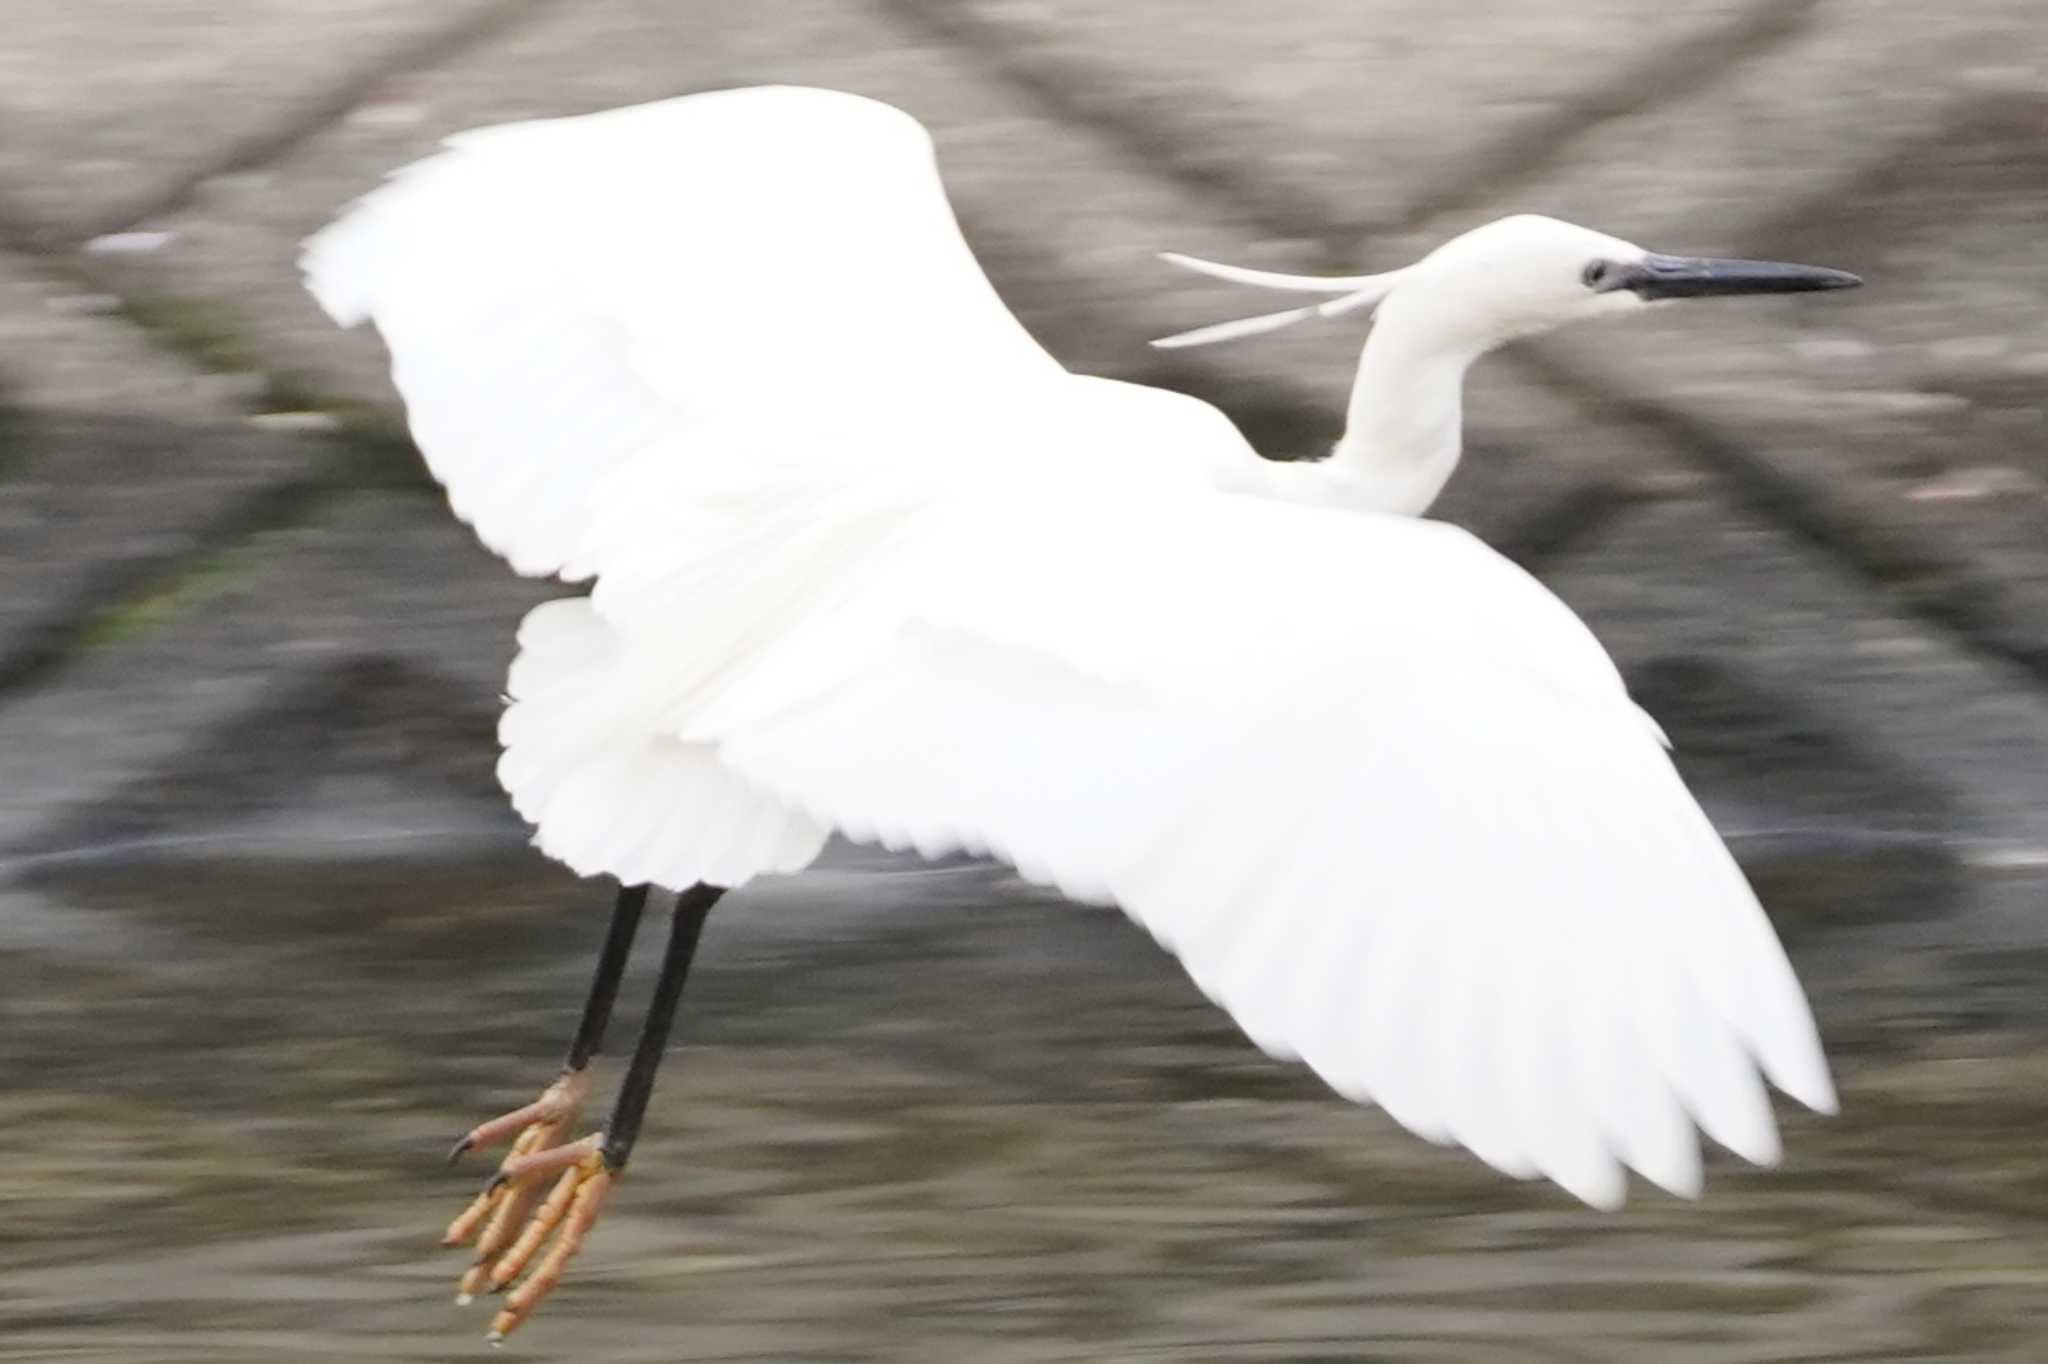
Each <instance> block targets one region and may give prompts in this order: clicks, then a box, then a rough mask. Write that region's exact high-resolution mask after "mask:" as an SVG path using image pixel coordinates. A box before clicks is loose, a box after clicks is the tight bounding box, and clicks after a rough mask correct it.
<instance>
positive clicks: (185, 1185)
mask: <svg viewBox="0 0 2048 1364" xmlns="http://www.w3.org/2000/svg"><path fill="white" fill-rule="evenodd" d="M1809 889H1810V890H1815V891H1817V892H1821V893H1824V892H1825V888H1824V887H1818V886H1810V887H1809ZM2038 892H2039V888H2038V886H2036V885H2034V884H2032V883H2030V882H2024V881H2007V882H2003V883H2001V882H1986V883H1982V884H1979V885H1974V886H1973V887H1972V888H1971V889H1970V891H1969V895H1968V897H1967V903H1966V904H1965V905H1964V906H1963V907H1962V908H1960V909H1959V910H1957V911H1956V912H1955V914H1954V915H1953V916H1952V917H1951V918H1950V919H1949V920H1948V921H1947V923H1946V924H1945V926H1943V927H1942V928H1941V929H1940V930H1939V931H1940V933H1941V934H1942V935H1943V936H1944V937H1945V938H1946V939H1947V940H1949V941H1951V942H1954V941H1965V940H1969V941H1974V942H1975V943H1976V944H1977V945H1976V946H1973V947H1970V948H1967V949H1964V948H1950V949H1947V950H1934V949H1931V948H1927V947H1925V946H1923V945H1921V944H1922V941H1923V940H1924V939H1926V938H1929V937H1932V936H1933V933H1932V932H1931V931H1930V930H1928V929H1927V928H1926V927H1925V926H1924V925H1923V926H1920V927H1914V926H1912V925H1910V924H1909V925H1906V926H1898V925H1894V926H1892V927H1889V928H1882V929H1856V930H1848V929H1832V928H1819V929H1815V930H1814V931H1813V932H1811V933H1809V934H1805V935H1801V936H1799V937H1796V938H1795V955H1796V956H1797V957H1798V959H1799V963H1800V966H1801V969H1802V971H1803V973H1804V974H1805V976H1806V977H1807V979H1808V981H1809V982H1810V984H1811V985H1812V987H1813V993H1814V997H1815V1002H1816V1006H1817V1008H1818V1010H1819V1013H1820V1015H1821V1018H1822V1025H1823V1029H1824V1031H1825V1032H1826V1033H1827V1034H1828V1036H1829V1039H1830V1042H1831V1044H1832V1045H1833V1048H1834V1050H1835V1053H1836V1055H1837V1058H1838V1062H1839V1067H1840V1071H1841V1076H1842V1079H1843V1089H1844V1101H1845V1112H1844V1114H1843V1115H1842V1116H1841V1117H1840V1118H1837V1119H1834V1120H1831V1121H1822V1120H1819V1119H1816V1118H1813V1117H1812V1116H1810V1115H1805V1114H1800V1113H1793V1112H1789V1111H1788V1112H1787V1113H1786V1115H1785V1116H1786V1127H1787V1148H1788V1153H1789V1158H1788V1161H1787V1164H1786V1166H1785V1168H1783V1169H1780V1170H1778V1171H1775V1172H1754V1171H1749V1170H1747V1169H1745V1168H1742V1167H1739V1166H1738V1165H1737V1164H1736V1163H1735V1162H1734V1161H1733V1160H1732V1159H1729V1158H1726V1157H1722V1158H1719V1159H1717V1160H1715V1161H1714V1162H1713V1164H1712V1169H1711V1171H1710V1178H1709V1190H1708V1197H1707V1198H1706V1199H1705V1200H1704V1201H1703V1202H1701V1203H1699V1204H1696V1205H1693V1204H1684V1203H1681V1202H1678V1201H1676V1200H1673V1199H1671V1198H1668V1197H1665V1196H1663V1195H1661V1194H1659V1193H1657V1192H1655V1191H1654V1190H1644V1191H1641V1192H1640V1193H1639V1195H1638V1197H1637V1199H1636V1201H1635V1202H1634V1203H1632V1204H1631V1206H1630V1207H1629V1208H1628V1210H1627V1211H1625V1212H1624V1213H1622V1214H1620V1215H1616V1216H1605V1215H1601V1214H1597V1213H1593V1212H1590V1211H1587V1210H1584V1209H1581V1208H1578V1207H1576V1206H1574V1205H1573V1204H1572V1203H1570V1202H1569V1201H1568V1200H1567V1199H1566V1198H1565V1197H1564V1196H1563V1195H1562V1194H1560V1193H1558V1192H1556V1191H1555V1190H1553V1189H1551V1188H1549V1187H1547V1186H1540V1185H1529V1186H1521V1185H1515V1184H1512V1183H1510V1182H1508V1181H1505V1180H1503V1179H1500V1178H1499V1177H1497V1176H1495V1175H1493V1174H1492V1173H1491V1172H1489V1171H1486V1170H1484V1169H1482V1168H1480V1167H1479V1166H1478V1165H1477V1164H1476V1163H1475V1162H1473V1161H1472V1160H1471V1159H1470V1158H1468V1157H1466V1156H1464V1155H1462V1154H1459V1153H1456V1152H1447V1151H1440V1150H1437V1149H1434V1148H1432V1147H1429V1146H1427V1145H1425V1144H1423V1143H1421V1142H1419V1141H1416V1140H1415V1139H1413V1138H1411V1137H1409V1136H1407V1135H1406V1134H1404V1133H1401V1132H1399V1131H1397V1130H1396V1129H1394V1128H1393V1127H1392V1125H1391V1124H1390V1123H1388V1122H1387V1121H1386V1120H1385V1119H1384V1117H1382V1116H1381V1115H1379V1114H1377V1113H1374V1112H1369V1111H1362V1110H1358V1109H1355V1108H1352V1107H1351V1106H1349V1105H1347V1104H1345V1103H1343V1102H1341V1101H1339V1100H1337V1099H1335V1098H1334V1097H1331V1096H1329V1095H1328V1094H1327V1093H1325V1092H1324V1091H1323V1090H1322V1089H1321V1087H1320V1086H1319V1085H1318V1084H1317V1083H1316V1082H1315V1081H1313V1080H1312V1079H1311V1078H1309V1077H1308V1076H1307V1075H1306V1074H1304V1073H1303V1072H1301V1071H1299V1070H1297V1069H1295V1068H1292V1067H1286V1066H1281V1065H1278V1064H1275V1063H1272V1062H1269V1061H1266V1060H1264V1059H1263V1058H1261V1057H1259V1056H1258V1055H1257V1054H1256V1053H1255V1052H1254V1051H1253V1050H1252V1049H1251V1048H1250V1046H1249V1045H1248V1044H1247V1043H1245V1042H1244V1041H1243V1039H1242V1038H1241V1037H1239V1036H1238V1035H1237V1033H1236V1032H1235V1030H1234V1029H1233V1028H1232V1026H1231V1025H1230V1024H1229V1023H1228V1022H1227V1021H1226V1020H1225V1019H1224V1018H1223V1016H1222V1015H1221V1014H1220V1013H1218V1012H1216V1011H1215V1010H1213V1009H1212V1008H1211V1007H1210V1006H1209V1005H1208V1004H1207V1003H1206V1002H1205V1001H1204V1000H1202V999H1201V998H1200V996H1199V995H1198V994H1197V993H1196V992H1195V991H1194V990H1193V988H1192V987H1190V986H1189V985H1188V984H1187V983H1186V981H1185V980H1184V979H1183V978H1182V977H1181V976H1180V974H1179V972H1178V969H1177V968H1176V967H1174V966H1173V964H1172V963H1171V962H1170V961H1169V960H1168V959H1166V958H1165V957H1164V956H1163V955H1162V954H1161V953H1160V952H1159V951H1158V950H1157V949H1156V948H1155V947H1154V946H1153V944H1152V943H1151V942H1150V941H1149V939H1147V938H1146V937H1144V935H1143V934H1142V933H1140V932H1139V931H1137V930H1136V929H1134V928H1132V927H1131V926H1130V925H1129V924H1127V923H1126V922H1125V921H1124V920H1123V919H1122V918H1121V917H1120V916H1118V915H1116V914H1114V913H1109V912H1103V911H1094V910H1087V909H1080V908H1075V907H1072V906H1067V905H1063V904H1060V903H1058V902H1056V901H1052V900H1049V899H1048V898H1046V897H1044V896H1042V895H1039V894H1036V893H1034V892H1030V891H1028V890H1026V889H1024V888H1022V887H1019V886H1017V885H1016V884H1015V883H1014V882H1012V881H1010V880H1008V879H1007V878H1005V877H1004V876H1002V875H1000V874H998V873H996V872H993V871H990V870H986V869H983V868H979V867H972V866H956V867H948V868H939V869H932V870H910V869H903V868H900V867H892V866H890V865H889V864H887V863H885V862H878V861H874V860H850V861H843V862H842V864H841V867H840V869H838V870H835V871H822V872H815V873H813V874H811V875H809V876H806V877H803V878H800V879H797V880H795V881H785V882H780V883H770V884H764V885H760V886H757V887H755V888H752V889H750V890H749V891H748V892H746V893H745V894H744V895H742V896H735V897H733V898H732V899H730V900H729V901H728V902H727V903H726V904H725V905H724V906H721V909H720V911H719V913H718V914H717V915H715V916H714V918H713V921H712V926H711V928H710V930H709V931H708V933H707V937H706V945H705V951H704V956H703V959H702V962H701V965H700V966H699V969H698V974H697V975H696V977H695V978H693V982H692V987H691V990H690V992H689V994H687V995H686V996H685V1000H684V1006H683V1014H682V1019H681V1022H680V1025H679V1031H680V1033H681V1035H682V1036H683V1037H684V1038H685V1039H686V1041H685V1044H684V1045H683V1046H681V1047H679V1048H678V1049H677V1050H676V1051H675V1052H673V1053H672V1054H671V1057H670V1059H669V1063H668V1066H667V1069H666V1071H665V1073H664V1075H663V1077H662V1084H661V1087H660V1089H659V1090H658V1092H657V1098H656V1102H655V1105H654V1108H653V1111H652V1113H651V1115H650V1122H649V1130H648V1134H647V1137H646V1138H645V1140H643V1142H642V1143H641V1145H640V1147H639V1150H638V1153H637V1155H636V1157H635V1163H634V1165H633V1168H632V1171H631V1174H630V1176H629V1178H628V1179H627V1181H626V1182H625V1184H624V1186H623V1187H622V1189H621V1190H620V1192H619V1194H618V1195H617V1197H616V1198H615V1199H614V1201H613V1204H612V1209H611V1211H610V1213H609V1215H608V1217H607V1219H606V1221H605V1222H604V1223H603V1224H602V1225H601V1227H600V1229H599V1231H598V1233H597V1234H596V1235H595V1236H594V1238H593V1240H592V1243H591V1245H590V1247H589V1249H588V1250H587V1251H586V1253H585V1255H584V1257H583V1259H582V1260H581V1262H580V1263H579V1264H578V1265H577V1266H576V1267H575V1269H574V1270H573V1271H572V1274H571V1277H570V1278H569V1280H568V1281H567V1282H566V1284H565V1286H564V1287H563V1288H562V1289H561V1290H560V1291H559V1292H558V1294H557V1295H556V1297H555V1298H554V1300H553V1301H551V1302H550V1303H549V1304H548V1305H547V1306H546V1307H545V1309H544V1310H543V1311H542V1313H541V1314H540V1315H539V1316H538V1317H537V1318H536V1320H535V1321H534V1322H533V1323H532V1324H531V1325H530V1326H529V1327H528V1328H527V1329H526V1330H525V1332H523V1333H522V1334H521V1335H520V1336H518V1337H516V1338H515V1339H514V1341H513V1342H512V1344H511V1346H510V1348H511V1349H512V1350H514V1351H515V1352H517V1353H522V1354H526V1355H528V1356H529V1357H535V1358H567V1359H577V1360H589V1361H625V1360H671V1359H691V1360H712V1359H762V1360H766V1359H775V1360H798V1359H801V1360H841V1359H848V1360H850V1359H876V1360H932V1361H939V1360H948V1361H952V1360H990V1361H1025V1360H1033V1361H1037V1360H1046V1361H1050V1360H1155V1359H1187V1360H1253V1359H1256V1360H1353V1359H1373V1360H1461V1361H1529V1360H1616V1361H1621V1360H1627V1361H1643V1360H1658V1361H1674V1362H1678V1361H1684V1362H1688V1364H1690V1362H1693V1361H1699V1362H1702V1364H1703V1362H1705V1361H1738V1360H1740V1361H1778V1360H1793V1359H1798V1360H1844V1361H1846V1360H1936V1359H1942V1360H1946V1359H1986V1360H2012V1361H2030V1362H2032V1361H2038V1360H2039V1359H2041V1358H2042V1357H2043V1347H2042V1346H2041V1344H2040V1339H2041V1335H2040V1328H2039V1323H2040V1322H2041V1321H2043V1320H2048V1316H2044V1313H2048V1235H2044V1233H2048V1148H2044V1143H2043V1139H2042V1132H2043V1130H2044V1120H2048V1089H2044V1085H2043V1083H2042V1082H2043V1079H2044V1077H2048V1060H2044V1057H2043V1054H2042V1053H2041V1051H2040V1048H2039V1041H2040V1038H2041V1036H2042V1034H2043V1031H2044V1028H2043V1018H2044V1016H2048V1011H2044V1010H2043V1009H2042V1008H2041V1007H2040V1005H2039V1004H2038V1002H2037V998H2038V996H2039V995H2040V994H2041V993H2042V992H2041V990H2040V987H2039V981H2040V980H2041V978H2042V968H2043V966H2044V961H2043V957H2042V954H2041V953H2039V952H2038V951H2034V952H2031V953H2028V952H2021V951H2018V950H2016V949H2013V948H2011V947H2010V946H2009V945H2001V943H2000V941H1999V934H2000V931H2001V930H2000V925H2001V924H2004V923H2007V922H2008V921H2011V922H2017V921H2018V918H2019V917H2023V915H2024V904H2025V903H2032V902H2035V901H2036V900H2037V898H2038ZM605 904H606V896H605V892H604V891H603V890H602V889H601V888H600V887H597V886H591V885H577V884H575V883H573V882H571V881H569V880H568V879H567V878H566V877H565V876H564V875H563V874H561V873H559V872H556V871H552V870H550V869H548V868H546V867H544V866H543V865H541V863H540V862H539V860H538V859H537V858H535V857H533V856H531V855H528V854H524V853H509V852H507V853H499V852H481V853H478V854H477V855H476V856H475V857H473V858H465V859H462V860H454V861H448V862H442V863H432V864H418V863H405V864H372V865H365V864H360V863H349V862H343V863H322V864H304V863H298V862H288V861H261V860H256V861H251V860H236V861H231V862H211V861H205V860H172V861H163V862H159V863H156V864H153V865H146V866H143V865H136V864H133V863H128V864H125V865H123V866H121V867H119V868H105V867H98V868H96V867H93V866H89V865H84V866H73V867H70V868H52V869H47V870H45V871H43V872H41V873H39V874H37V875H35V876H32V877H31V878H29V889H26V890H19V891H10V892H9V912H8V914H7V915H5V916H0V922H4V923H5V925H6V930H5V931H6V937H5V938H4V939H0V973H4V977H5V980H6V997H5V1005H4V1008H5V1015H6V1025H5V1032H4V1038H0V1047H4V1056H5V1059H6V1070H7V1077H6V1078H7V1083H6V1086H5V1094H4V1098H0V1117H4V1131H5V1132H6V1134H7V1137H6V1146H7V1154H6V1156H5V1158H4V1160H0V1207H4V1209H5V1225H6V1234H5V1235H4V1236H0V1359H21V1360H28V1359H35V1360H54V1359H64V1360H93V1361H113V1360H121V1361H230V1360H281V1359H310V1358H340V1359H360V1360H439V1359H466V1358H473V1357H475V1355H476V1354H477V1353H478V1352H479V1351H480V1350H481V1349H482V1346H481V1343H480V1342H481V1336H482V1333H483V1330H484V1326H485V1324H486V1311H487V1309H485V1308H483V1307H473V1308H471V1309H470V1310H469V1311H468V1312H467V1313H464V1312H460V1311H458V1310H456V1309H455V1308H454V1307H452V1306H450V1295H451V1293H452V1289H453V1283H454V1278H455V1276H456V1274H457V1272H458V1271H459V1270H460V1268H461V1266H462V1263H463V1260H462V1256H461V1254H460V1253H459V1252H443V1251H439V1250H437V1249H436V1248H435V1246H434V1240H435V1237H436V1235H437V1234H438V1231H439V1229H440V1226H441V1224H442V1223H443V1222H444V1221H445V1219H446V1218H447V1217H448V1216H449V1215H451V1213H452V1212H453V1211H454V1210H455V1209H456V1208H457V1207H458V1206H459V1205H460V1204H461V1203H462V1202H463V1201H464V1200H465V1199H466V1197H467V1196H468V1194H469V1193H470V1192H471V1191H472V1189H473V1188H474V1187H475V1184H476V1182H477V1181H478V1180H479V1179H480V1178H481V1176H482V1174H483V1171H484V1168H485V1167H484V1166H483V1165H482V1164H478V1165H476V1166H475V1167H473V1168H469V1169H465V1170H461V1171H455V1172H450V1171H448V1170H446V1169H445V1168H444V1167H443V1166H442V1165H441V1163H440V1154H441V1151H442V1150H443V1149H444V1147H445V1143H446V1141H447V1140H448V1139H449V1138H450V1137H452V1135H453V1134H454V1133H455V1132H457V1131H459V1130H461V1129H462V1128H463V1127H465V1126H467V1125H468V1124H469V1123H470V1122H471V1121H472V1120H474V1119H475V1118H476V1117H478V1116H480V1115H482V1114H484V1113H486V1112H488V1111H494V1110H497V1109H501V1108H504V1107H507V1106H510V1105H511V1104H514V1103H517V1102H522V1101H523V1100H524V1099H525V1098H527V1097H530V1094H531V1091H532V1090H533V1089H534V1088H536V1087H537V1086H538V1085H539V1084H541V1083H542V1082H544V1081H545V1080H546V1079H547V1078H548V1077H549V1075H550V1074H551V1073H552V1070H553V1067H554V1064H555V1061H556V1058H557V1053H558V1049H559V1048H560V1046H561V1045H562V1043H563V1042H564V1040H565V1039H566V1037H567V1034H568V1031H569V1029H570V1027H571V1024H572V1023H573V1020H574V1015H575V1011H576V1009H577V1007H578V1006H579V1005H580V1003H581V998H582V991H583V987H584V984H585V980H586V974H587V971H588V968H589V964H590V957H591V954H592V953H593V952H594V949H595V943H596V941H597V939H598V937H599V936H600V934H601V932H602V919H603V911H604V907H605ZM1959 925H1960V926H1961V928H1960V929H1959ZM1963 930H1967V931H1963ZM647 932H648V935H649V939H650V942H651V941H652V939H653V938H654V936H655V935H657V934H658V933H659V932H660V928H659V927H658V920H657V918H656V916H653V915H650V918H649V928H648V930H647ZM1907 948H1911V949H1912V950H1905V949H1907ZM654 955H655V953H654V952H652V951H650V950H647V949H646V948H645V947H643V956H646V957H652V956H654ZM650 969H651V968H650V965H649V963H648V962H647V961H644V960H643V961H642V962H641V963H639V964H638V967H637V968H636V970H635V972H634V974H633V976H632V978H631V980H630V981H629V984H628V987H627V995H626V999H627V1001H628V1002H627V1004H626V1006H625V1008H624V1009H623V1011H622V1015H621V1017H620V1019H619V1020H618V1021H617V1022H616V1023H615V1024H614V1036H613V1038H612V1040H611V1049H612V1052H613V1053H614V1054H615V1055H616V1054H618V1053H620V1052H621V1051H623V1049H624V1047H625V1046H626V1044H627V1039H628V1038H629V1037H630V1031H631V1029H632V1028H633V1027H634V1026H637V1013H638V1008H639V1001H640V999H641V998H642V997H643V996H644V992H645V988H646V984H647V976H648V972H649V970H650ZM615 1074H616V1067H615V1066H614V1067H613V1068H612V1070H611V1071H609V1072H608V1074H607V1076H606V1079H605V1080H604V1081H601V1085H603V1084H608V1082H609V1079H610V1077H611V1076H612V1075H615Z"/></svg>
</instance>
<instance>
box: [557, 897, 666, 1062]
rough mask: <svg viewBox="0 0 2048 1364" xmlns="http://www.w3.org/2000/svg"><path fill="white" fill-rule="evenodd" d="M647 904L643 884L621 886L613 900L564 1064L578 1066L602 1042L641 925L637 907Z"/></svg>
mask: <svg viewBox="0 0 2048 1364" xmlns="http://www.w3.org/2000/svg"><path fill="white" fill-rule="evenodd" d="M646 907H647V887H646V886H644V885H643V886H620V887H619V898H618V899H616V900H614V901H613V902H612V922H611V926H610V927H609V928H607V929H605V931H604V946H603V947H602V948H600V949H599V951H598V954H597V974H596V975H594V976H592V977H591V980H590V999H589V1001H588V1002H586V1003H585V1004H584V1006H583V1021H582V1022H580V1023H578V1024H577V1025H576V1037H575V1040H574V1041H572V1042H570V1043H569V1056H568V1059H567V1060H566V1061H564V1062H563V1065H564V1067H565V1068H566V1069H569V1070H581V1069H583V1068H584V1067H585V1066H587V1065H589V1064H590V1058H591V1057H592V1056H594V1055H596V1054H597V1049H598V1048H599V1047H601V1046H603V1045H604V1030H605V1025H606V1024H608V1023H610V1022H611V1020H612V1005H613V1004H614V1003H616V1002H617V1001H618V998H619V978H620V977H621V976H623V975H624V974H625V973H626V958H627V957H628V956H630V955H631V954H632V951H633V934H634V933H635V932H636V931H638V929H639V927H640V911H641V910H643V909H645V908H646Z"/></svg>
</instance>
